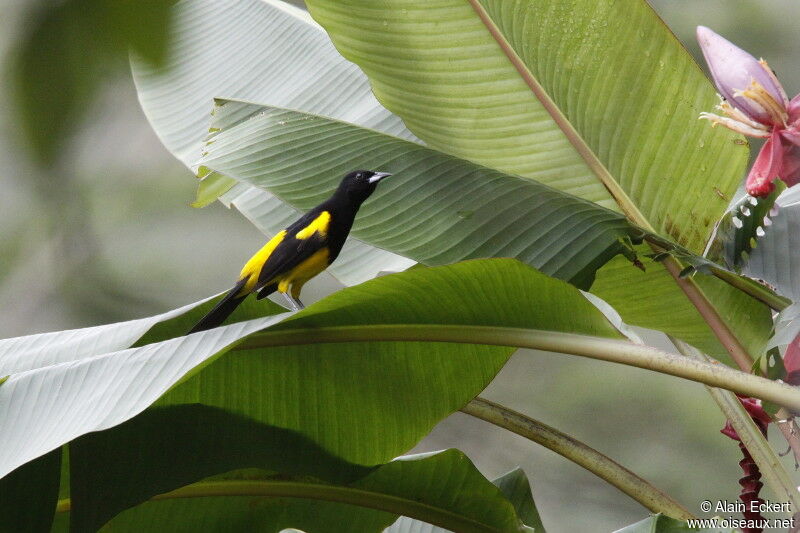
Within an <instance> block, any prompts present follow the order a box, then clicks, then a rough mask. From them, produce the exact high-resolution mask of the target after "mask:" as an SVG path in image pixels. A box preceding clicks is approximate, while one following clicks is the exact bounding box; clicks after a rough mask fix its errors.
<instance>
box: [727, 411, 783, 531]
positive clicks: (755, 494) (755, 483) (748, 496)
mask: <svg viewBox="0 0 800 533" xmlns="http://www.w3.org/2000/svg"><path fill="white" fill-rule="evenodd" d="M739 401H741V402H742V406H743V407H744V408H745V410H746V411H747V413H748V414H749V415H750V416H751V417H752V418H753V422H755V423H756V426H758V429H759V430H761V433H763V434H764V436H765V437H766V436H767V426H768V425H769V423H770V421H771V419H770V417H769V415H768V414H767V412H766V411H764V408H763V407H762V406H761V400H757V399H755V398H742V397H739ZM720 432H721V433H722V434H723V435H726V436H728V437H730V438H732V439H733V440H737V441H739V449H740V450H741V451H742V455H743V458H742V460H741V461H739V466H740V467H741V469H742V472H743V473H744V476H743V477H742V478H740V479H739V485H741V486H742V490H741V492H740V493H739V499H740V500H742V503H744V509H745V510H744V511H743V512H742V515H743V516H744V518H745V520H747V521H752V522H751V523H756V524H757V523H763V520H764V517H763V516H761V513H759V512H751V511H750V509H751V508H752V507H751V502H758V504H761V503H764V500H763V499H762V498H761V497H760V496H759V493H760V492H761V487H763V486H764V484H763V483H762V482H761V471H760V470H759V469H758V466H757V465H756V463H755V461H754V460H753V457H752V456H751V455H750V452H749V451H747V448H745V446H744V444H742V441H741V439H740V438H739V435H738V434H737V433H736V430H734V429H733V426H731V423H730V421H727V422H726V423H725V427H724V428H723V429H722V430H720ZM758 504H757V505H758ZM755 508H756V509H758V506H756V507H755ZM742 531H744V532H745V533H761V531H763V530H762V529H760V528H744V529H743V530H742Z"/></svg>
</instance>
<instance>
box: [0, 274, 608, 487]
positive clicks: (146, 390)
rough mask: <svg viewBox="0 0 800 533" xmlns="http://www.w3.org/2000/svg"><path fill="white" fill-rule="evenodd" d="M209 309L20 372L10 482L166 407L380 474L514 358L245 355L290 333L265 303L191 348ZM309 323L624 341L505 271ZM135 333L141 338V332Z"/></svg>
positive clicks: (313, 352)
mask: <svg viewBox="0 0 800 533" xmlns="http://www.w3.org/2000/svg"><path fill="white" fill-rule="evenodd" d="M531 302H536V305H535V306H533V305H530V303H531ZM208 305H210V302H209V303H208V304H206V305H205V306H203V307H200V308H196V309H193V310H191V311H189V313H187V314H185V315H182V316H180V317H175V318H172V319H170V320H166V321H162V322H159V323H157V324H156V325H155V326H154V327H152V328H151V329H150V331H148V332H147V334H145V336H144V337H142V338H141V339H139V340H138V342H137V346H135V347H132V348H128V349H123V350H120V351H112V352H105V351H103V350H104V349H105V347H104V346H105V345H102V344H101V345H98V350H99V351H93V350H92V349H91V346H90V345H88V344H87V349H85V350H82V352H81V353H80V354H79V355H76V356H75V357H74V358H71V359H68V360H61V359H56V360H53V361H47V360H42V362H41V363H40V364H37V365H36V366H35V367H34V366H32V367H27V368H26V369H24V370H22V371H19V372H13V371H12V372H11V373H10V375H9V376H8V378H7V379H6V380H5V381H4V382H3V383H2V384H1V385H0V476H5V475H6V474H7V473H9V472H11V471H12V470H14V469H15V468H17V467H19V466H21V465H23V464H24V463H26V462H28V461H30V460H32V459H35V458H36V457H38V456H41V455H43V454H44V453H46V452H48V451H50V450H53V449H55V448H57V447H58V446H60V445H62V444H64V443H67V442H69V441H71V440H73V439H75V438H77V437H79V436H81V435H84V434H86V433H89V432H92V431H101V430H104V429H107V428H110V427H112V426H115V425H117V424H120V423H122V422H124V421H125V420H127V419H129V418H131V417H133V416H135V415H137V414H138V413H140V412H142V411H143V410H144V409H145V408H147V407H148V406H149V405H151V404H153V403H154V402H156V401H157V400H158V402H157V403H158V404H159V405H162V406H168V405H183V404H195V403H200V404H204V405H207V406H211V407H217V408H220V409H224V410H226V411H228V412H231V413H236V414H238V415H240V416H243V417H245V418H248V419H251V420H253V421H255V422H259V423H263V424H268V425H270V426H275V427H278V428H283V429H286V430H291V431H295V432H297V433H298V434H299V435H301V436H303V437H305V438H307V439H310V440H311V441H312V442H314V443H316V445H318V446H319V447H320V448H322V449H324V450H326V451H327V452H328V453H330V454H332V455H334V456H336V457H339V458H342V459H343V460H346V461H350V462H354V463H360V464H366V465H372V464H379V463H383V462H385V461H387V460H389V459H391V458H393V457H396V456H398V455H400V454H402V453H405V452H406V451H407V450H408V449H410V448H411V447H412V446H413V445H414V444H415V443H416V442H417V441H418V440H419V439H421V438H422V437H423V436H425V435H426V434H427V433H428V432H429V431H430V429H431V428H432V427H433V425H434V424H436V423H437V422H438V421H440V420H441V419H442V418H444V417H446V416H447V415H448V414H450V413H452V412H453V411H455V410H457V409H459V408H460V407H461V406H463V405H464V404H465V403H466V402H467V401H469V400H470V399H472V398H473V397H474V396H475V395H477V394H478V393H479V392H480V391H481V390H482V389H483V388H484V387H485V386H486V385H487V384H488V383H489V381H490V380H491V379H492V377H493V376H494V375H495V374H496V372H497V371H498V370H499V369H500V368H501V367H502V365H503V364H504V363H505V361H506V359H507V358H508V356H509V355H510V353H511V352H512V349H511V348H504V347H489V346H477V345H470V344H460V345H455V344H441V343H415V342H378V343H368V342H360V343H342V344H320V345H316V346H314V345H311V346H285V347H277V348H276V347H273V348H251V349H246V350H243V349H236V347H235V345H236V344H237V343H239V342H240V341H241V340H242V339H243V338H245V337H246V336H248V335H250V334H251V333H253V332H255V331H258V330H261V329H263V328H265V327H267V326H270V325H275V324H277V323H278V322H281V321H282V320H284V319H285V315H274V316H269V317H264V318H253V317H254V316H258V315H259V314H261V313H264V312H269V313H275V311H276V310H278V309H279V308H278V307H277V306H275V305H274V304H271V303H269V302H267V303H262V302H255V301H254V302H252V303H251V304H250V305H249V306H248V307H246V308H245V309H243V310H242V312H240V313H239V315H238V317H234V319H235V320H236V319H243V318H251V320H247V321H244V322H237V323H235V324H231V325H229V326H224V327H221V328H216V329H213V330H209V331H204V332H199V333H196V334H193V335H189V336H182V335H183V334H184V333H185V332H186V330H187V329H188V328H189V327H190V325H191V323H192V322H193V321H194V320H196V319H197V316H198V315H199V314H201V313H202V312H203V311H204V310H205V309H207V308H208ZM297 316H298V320H293V321H284V322H283V323H282V325H281V329H282V330H283V331H286V330H300V331H304V332H306V335H307V336H308V337H313V334H314V330H315V329H316V328H318V327H320V326H324V325H343V324H346V325H353V326H358V325H374V324H375V323H376V321H377V322H381V323H393V324H404V323H408V324H454V325H462V326H463V327H464V328H465V331H466V330H468V328H469V326H470V325H489V326H511V327H526V328H534V329H544V330H557V331H566V332H573V333H583V334H587V335H597V336H604V337H619V334H618V333H617V332H616V330H615V329H614V328H613V327H612V326H611V324H610V323H609V322H608V321H607V320H606V319H605V317H604V316H603V315H602V314H601V313H600V312H599V311H598V310H597V309H596V308H595V307H593V306H592V305H591V304H590V303H589V302H588V301H587V300H586V299H585V298H584V297H583V296H582V295H581V294H580V292H579V291H578V290H577V289H575V288H574V287H572V286H570V285H568V284H566V283H564V282H561V281H558V280H554V279H552V278H548V277H547V276H544V275H543V274H541V273H539V272H536V271H535V270H533V269H531V268H530V267H527V266H525V265H522V264H521V263H518V262H516V261H512V260H500V259H494V260H484V261H471V262H465V263H460V264H456V265H452V266H446V267H439V268H431V269H415V270H412V271H408V272H404V273H401V274H396V275H393V276H385V277H381V278H378V279H375V280H372V281H370V282H368V283H365V284H362V285H360V286H358V287H353V288H349V289H345V290H343V291H340V292H338V293H336V294H334V295H332V296H330V297H328V298H326V299H324V300H322V301H320V302H318V303H316V304H314V305H313V306H310V307H309V308H307V309H306V310H305V311H303V312H302V313H300V314H298V315H297ZM129 325H130V327H131V328H135V329H137V334H138V331H139V328H140V324H139V323H138V321H134V322H132V323H130V324H129ZM123 329H125V326H124V325H121V326H117V327H116V328H115V329H114V330H115V331H117V332H119V331H122V330H123ZM92 331H93V328H90V329H89V330H88V332H87V331H86V330H75V331H73V332H69V334H70V335H71V336H74V337H76V338H78V337H80V336H82V335H86V334H88V335H91V334H92ZM131 337H133V336H131ZM15 342H16V345H17V346H18V347H19V349H20V351H24V350H25V349H26V348H28V347H30V346H39V345H40V343H41V336H38V335H36V336H32V337H22V338H19V339H16V340H15ZM232 349H233V350H234V351H231V350H232ZM12 359H13V358H12ZM2 362H3V360H2V359H0V368H2ZM167 391H169V392H167ZM165 392H166V394H165ZM398 405H402V406H404V408H403V409H399V410H398V408H397V407H398ZM300 413H302V416H300Z"/></svg>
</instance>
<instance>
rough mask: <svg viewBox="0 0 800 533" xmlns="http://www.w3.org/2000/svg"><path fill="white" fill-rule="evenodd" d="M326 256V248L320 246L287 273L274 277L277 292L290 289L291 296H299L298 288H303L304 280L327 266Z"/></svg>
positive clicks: (327, 256)
mask: <svg viewBox="0 0 800 533" xmlns="http://www.w3.org/2000/svg"><path fill="white" fill-rule="evenodd" d="M328 258H329V255H328V249H327V248H321V249H320V250H318V251H316V252H314V255H312V256H311V257H309V258H308V259H306V260H305V261H303V262H302V263H300V264H299V265H297V266H296V267H294V268H293V269H291V270H290V271H288V272H287V273H285V274H283V275H282V276H279V277H277V278H275V280H274V281H277V282H278V292H289V291H290V290H291V293H292V296H293V297H295V298H299V297H300V289H302V288H303V285H304V284H305V282H307V281H308V280H310V279H311V278H313V277H314V276H316V275H317V274H319V273H320V272H322V271H323V270H325V269H326V268H328V264H329V263H328Z"/></svg>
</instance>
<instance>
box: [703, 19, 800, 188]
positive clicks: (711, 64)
mask: <svg viewBox="0 0 800 533" xmlns="http://www.w3.org/2000/svg"><path fill="white" fill-rule="evenodd" d="M697 41H698V42H699V43H700V48H701V49H702V50H703V56H705V58H706V63H708V68H709V70H710V71H711V77H712V78H713V79H714V84H715V85H716V86H717V89H718V90H719V94H720V97H721V99H722V101H721V102H720V104H719V105H718V106H717V109H719V110H720V111H722V113H723V114H724V116H720V115H715V114H712V113H700V118H704V119H708V120H710V121H711V123H712V125H713V126H716V125H717V124H721V125H723V126H725V127H726V128H729V129H732V130H733V131H736V132H739V133H741V134H743V135H747V136H749V137H760V138H764V139H767V142H765V143H764V146H762V147H761V151H760V152H759V153H758V157H756V161H755V163H754V164H753V167H752V168H751V169H750V173H749V174H748V175H747V182H746V183H745V188H746V189H747V192H748V194H750V195H751V196H757V197H758V196H768V195H769V194H770V193H771V192H772V191H773V190H774V188H775V185H774V183H773V182H774V181H775V179H776V178H780V179H781V180H783V181H784V182H785V183H786V185H787V186H789V187H791V186H792V185H794V184H796V183H798V182H800V94H799V95H797V96H795V97H794V98H792V99H791V100H789V99H788V98H787V96H786V92H785V91H784V90H783V87H782V86H781V83H780V82H779V81H778V78H777V77H775V73H774V72H773V71H772V69H770V68H769V65H767V62H766V61H764V60H763V59H760V60H757V59H756V58H755V57H753V56H752V55H750V54H748V53H747V52H745V51H744V50H742V49H741V48H739V47H738V46H736V45H734V44H733V43H731V42H730V41H728V40H726V39H724V38H723V37H721V36H719V35H717V34H716V33H714V32H713V31H712V30H710V29H708V28H706V27H705V26H698V27H697Z"/></svg>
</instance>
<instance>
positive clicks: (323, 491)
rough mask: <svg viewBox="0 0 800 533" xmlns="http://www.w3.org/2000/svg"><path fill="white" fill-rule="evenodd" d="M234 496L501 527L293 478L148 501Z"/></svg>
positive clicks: (208, 486)
mask: <svg viewBox="0 0 800 533" xmlns="http://www.w3.org/2000/svg"><path fill="white" fill-rule="evenodd" d="M236 496H240V497H253V496H262V497H284V498H302V499H311V500H321V501H328V502H336V503H344V504H350V505H356V506H358V507H366V508H368V509H375V510H378V511H384V512H388V513H392V514H397V515H403V516H408V517H410V518H415V519H417V520H421V521H423V522H427V523H429V524H432V525H435V526H439V527H443V528H446V529H451V530H453V531H464V532H466V533H472V532H475V533H502V531H503V530H501V529H497V528H495V527H492V526H489V525H487V524H484V523H482V522H478V521H477V520H474V519H472V518H469V517H467V516H464V515H461V514H458V513H455V512H453V511H449V510H447V509H444V508H442V507H437V506H435V505H430V504H427V503H422V502H419V501H416V500H412V499H409V498H403V497H402V496H394V495H391V494H385V493H382V492H377V491H372V490H365V489H356V488H351V487H341V486H335V485H323V484H320V483H307V482H296V481H207V482H202V483H195V484H192V485H187V486H185V487H181V488H179V489H175V490H173V491H171V492H166V493H164V494H158V495H156V496H153V497H152V498H151V499H150V500H148V501H158V500H174V499H186V498H209V497H236ZM71 510H72V500H71V499H69V498H66V499H63V500H59V502H58V504H57V505H56V512H69V511H71Z"/></svg>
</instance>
